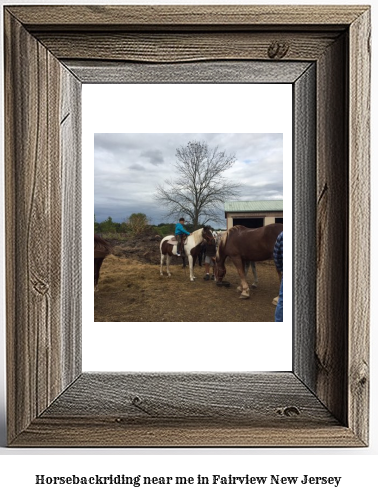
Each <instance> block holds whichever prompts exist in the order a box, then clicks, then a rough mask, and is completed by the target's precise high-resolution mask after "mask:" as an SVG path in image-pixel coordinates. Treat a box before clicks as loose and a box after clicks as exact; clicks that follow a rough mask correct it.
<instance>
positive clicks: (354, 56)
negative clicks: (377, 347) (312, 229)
mask: <svg viewBox="0 0 378 500" xmlns="http://www.w3.org/2000/svg"><path fill="white" fill-rule="evenodd" d="M370 30H371V27H370V11H366V12H364V14H363V15H361V16H360V17H359V18H358V19H357V20H356V21H355V23H353V24H352V26H351V29H350V37H351V47H352V48H353V50H352V51H351V71H352V74H353V76H354V77H353V79H351V82H350V93H349V123H350V136H349V140H350V142H349V157H350V167H349V172H348V173H349V177H350V181H349V182H350V192H349V196H350V204H349V214H348V215H349V226H348V231H349V242H348V244H349V247H348V251H349V255H350V259H349V262H348V275H349V277H350V279H349V290H348V293H349V297H348V299H349V303H348V307H349V315H348V330H349V338H348V376H349V380H348V385H349V388H350V389H349V421H348V423H349V426H350V428H351V429H353V431H354V432H356V433H357V434H358V435H361V436H362V438H363V439H364V440H366V441H368V439H369V429H368V425H367V424H366V423H367V421H368V413H369V388H370V383H369V380H370V376H369V364H370V363H369V329H370V272H369V271H370V243H369V242H370V238H369V234H370V134H369V133H367V132H366V131H369V130H370V78H371V74H370V64H371V61H370V59H371V54H370V49H371V47H370V37H371V32H370ZM364 131H365V132H364Z"/></svg>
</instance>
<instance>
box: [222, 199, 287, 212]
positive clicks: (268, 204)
mask: <svg viewBox="0 0 378 500" xmlns="http://www.w3.org/2000/svg"><path fill="white" fill-rule="evenodd" d="M224 210H225V212H282V211H283V200H256V201H226V202H225V204H224Z"/></svg>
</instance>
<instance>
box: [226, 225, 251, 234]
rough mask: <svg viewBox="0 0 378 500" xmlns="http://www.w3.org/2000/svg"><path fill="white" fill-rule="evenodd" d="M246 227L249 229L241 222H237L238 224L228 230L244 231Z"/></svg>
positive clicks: (230, 231)
mask: <svg viewBox="0 0 378 500" xmlns="http://www.w3.org/2000/svg"><path fill="white" fill-rule="evenodd" d="M244 229H247V228H246V227H245V226H241V225H240V224H237V225H236V226H232V227H231V228H230V229H229V230H228V231H227V232H229V233H234V232H235V231H244Z"/></svg>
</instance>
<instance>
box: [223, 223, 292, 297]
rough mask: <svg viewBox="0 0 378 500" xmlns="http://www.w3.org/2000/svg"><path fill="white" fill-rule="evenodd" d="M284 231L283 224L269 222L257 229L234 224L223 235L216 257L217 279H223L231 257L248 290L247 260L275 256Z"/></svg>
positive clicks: (258, 259)
mask: <svg viewBox="0 0 378 500" xmlns="http://www.w3.org/2000/svg"><path fill="white" fill-rule="evenodd" d="M282 231H283V224H268V225H267V226H263V227H259V228H256V229H249V228H247V227H244V226H234V227H232V228H231V229H229V230H228V231H227V233H226V234H225V235H224V236H223V237H222V239H221V242H220V244H219V247H218V251H217V257H216V268H215V274H216V279H217V281H222V279H223V278H224V276H225V274H226V268H225V265H224V263H225V260H226V257H230V259H231V260H232V262H233V263H234V265H235V267H236V269H237V271H238V273H239V276H240V279H241V283H242V288H243V289H246V290H248V285H247V282H246V280H245V273H244V264H245V262H247V261H252V262H258V261H262V260H269V259H272V258H273V250H274V245H275V243H276V240H277V237H278V235H279V234H280V233H281V232H282Z"/></svg>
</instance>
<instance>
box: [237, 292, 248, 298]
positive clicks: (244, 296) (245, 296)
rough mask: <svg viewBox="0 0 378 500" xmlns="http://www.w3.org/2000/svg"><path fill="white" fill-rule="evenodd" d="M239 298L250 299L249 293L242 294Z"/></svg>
mask: <svg viewBox="0 0 378 500" xmlns="http://www.w3.org/2000/svg"><path fill="white" fill-rule="evenodd" d="M239 299H249V295H244V294H243V293H242V294H240V297H239Z"/></svg>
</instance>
